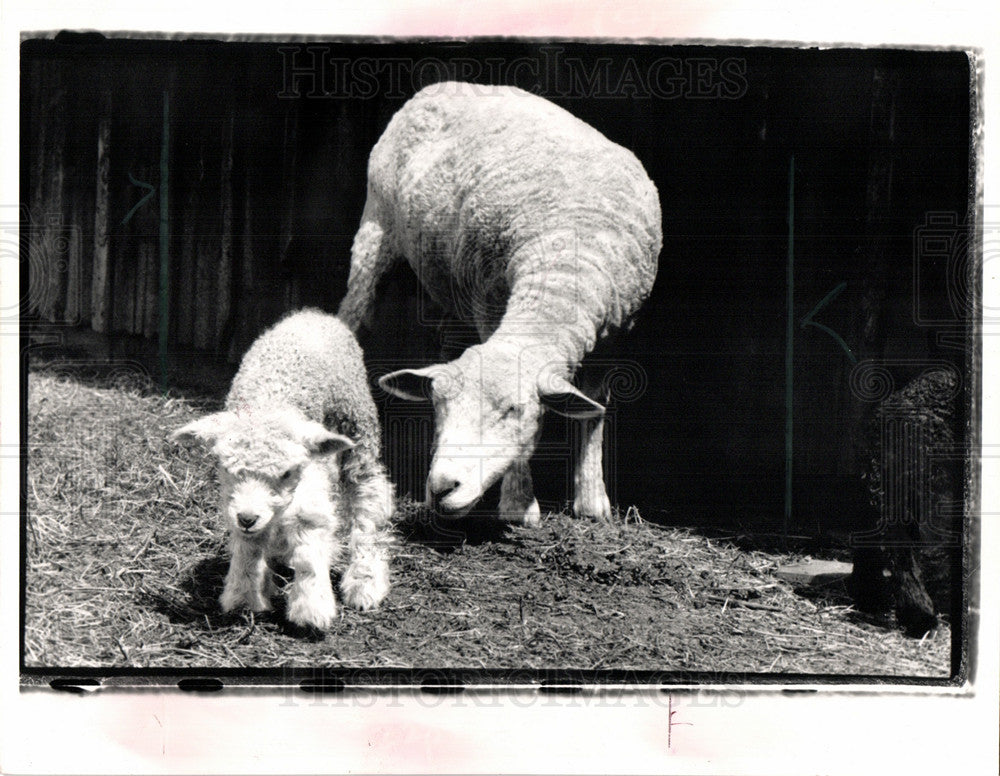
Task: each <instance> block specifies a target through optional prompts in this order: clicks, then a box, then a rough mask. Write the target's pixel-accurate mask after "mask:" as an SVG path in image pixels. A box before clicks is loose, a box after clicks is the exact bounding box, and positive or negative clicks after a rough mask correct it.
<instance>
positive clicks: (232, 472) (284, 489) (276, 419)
mask: <svg viewBox="0 0 1000 776" xmlns="http://www.w3.org/2000/svg"><path fill="white" fill-rule="evenodd" d="M173 437H174V438H175V439H194V440H197V441H199V442H202V443H203V444H205V445H207V446H208V447H209V448H210V449H211V451H212V453H213V454H214V455H215V456H216V458H217V459H218V461H219V480H220V484H221V504H220V506H221V510H222V514H223V516H224V517H225V519H226V522H227V525H228V526H229V527H230V528H231V529H232V530H233V531H234V532H238V533H239V534H240V535H242V536H244V537H247V538H253V537H257V536H263V535H264V534H265V531H266V529H267V527H268V526H269V525H270V524H271V523H272V521H274V519H275V518H277V517H279V516H280V515H282V514H283V513H284V512H285V510H287V509H288V507H289V506H290V505H291V504H292V502H293V500H294V498H295V495H296V492H297V490H298V489H299V486H300V483H302V482H303V481H305V480H308V479H310V478H313V477H324V478H325V477H328V476H329V473H330V471H331V467H333V466H335V465H336V463H337V458H336V454H337V453H339V452H341V451H343V450H346V449H348V448H350V447H353V446H354V443H353V442H352V441H351V440H350V439H348V438H347V437H343V436H340V435H339V434H334V433H333V432H331V431H328V430H327V429H326V428H325V427H324V426H323V425H322V424H320V423H316V422H313V421H310V420H306V419H305V418H304V417H303V416H302V415H301V414H300V413H298V412H293V411H283V412H275V413H269V412H246V413H242V414H237V413H233V412H220V413H216V414H214V415H209V416H207V417H205V418H201V419H200V420H196V421H194V422H193V423H189V424H188V425H187V426H184V427H183V428H181V429H179V430H178V431H176V432H174V435H173ZM320 458H322V459H323V463H324V466H323V467H322V468H321V469H317V467H316V466H315V464H316V463H317V462H318V460H319V459H320ZM317 484H318V485H319V486H320V487H323V488H324V489H325V488H326V487H328V486H326V484H325V483H323V482H320V483H317Z"/></svg>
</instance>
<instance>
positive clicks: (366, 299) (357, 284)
mask: <svg viewBox="0 0 1000 776" xmlns="http://www.w3.org/2000/svg"><path fill="white" fill-rule="evenodd" d="M373 210H374V207H373V205H372V200H371V198H369V199H368V201H367V202H366V203H365V211H364V213H363V214H362V216H361V226H360V227H359V229H358V231H357V233H356V234H355V235H354V242H353V244H352V245H351V272H350V275H349V276H348V279H347V293H346V294H345V295H344V298H343V300H342V301H341V302H340V307H339V308H338V310H337V316H338V317H339V318H340V319H341V320H342V321H343V322H344V323H345V324H347V326H348V328H350V329H351V331H353V332H355V333H357V332H358V330H359V329H361V328H362V327H365V328H366V329H368V328H371V317H372V311H373V310H374V308H375V291H376V289H377V287H378V284H379V281H380V280H381V279H382V277H383V276H384V275H385V274H386V273H387V272H388V271H389V270H390V269H391V268H392V266H393V264H394V263H395V261H396V256H395V255H394V254H393V253H392V252H391V251H390V249H389V245H388V242H389V241H388V239H387V238H386V234H385V229H384V228H383V227H382V224H381V223H379V220H378V219H377V218H376V217H375V214H374V212H373Z"/></svg>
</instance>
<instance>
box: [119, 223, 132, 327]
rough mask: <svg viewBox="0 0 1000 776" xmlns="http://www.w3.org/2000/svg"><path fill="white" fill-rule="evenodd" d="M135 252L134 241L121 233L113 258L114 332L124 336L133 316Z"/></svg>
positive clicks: (125, 233)
mask: <svg viewBox="0 0 1000 776" xmlns="http://www.w3.org/2000/svg"><path fill="white" fill-rule="evenodd" d="M135 250H136V241H135V239H134V238H132V236H131V235H129V234H128V233H127V232H123V234H122V239H121V240H119V241H118V251H117V255H116V256H115V305H114V312H115V327H114V331H115V332H123V333H126V334H129V333H131V332H132V320H133V317H134V316H135V262H134V261H132V256H133V255H134V251H135Z"/></svg>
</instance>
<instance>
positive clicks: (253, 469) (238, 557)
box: [172, 310, 393, 629]
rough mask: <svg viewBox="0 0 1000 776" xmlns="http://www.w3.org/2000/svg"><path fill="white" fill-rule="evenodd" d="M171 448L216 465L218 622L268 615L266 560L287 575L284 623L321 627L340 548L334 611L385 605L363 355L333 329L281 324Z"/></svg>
mask: <svg viewBox="0 0 1000 776" xmlns="http://www.w3.org/2000/svg"><path fill="white" fill-rule="evenodd" d="M172 438H173V439H175V440H183V441H196V442H200V443H201V444H204V445H206V446H207V447H209V448H210V449H211V451H212V452H213V454H214V455H215V456H216V457H217V458H218V462H219V473H220V482H221V509H222V513H223V515H224V516H225V519H226V521H227V523H228V527H229V535H230V547H231V550H232V560H231V563H230V566H229V572H228V574H227V575H226V581H225V586H224V589H223V592H222V596H221V598H220V603H221V605H222V609H223V610H224V611H227V612H228V611H230V610H233V609H238V608H247V609H250V610H252V611H257V612H259V611H265V610H269V609H270V608H271V600H270V599H271V597H272V596H273V595H274V593H275V586H274V581H273V579H272V576H271V572H270V570H269V567H268V561H269V560H278V561H281V562H283V563H286V564H287V565H288V566H290V567H291V569H292V570H293V572H294V575H295V577H294V580H293V581H292V582H290V583H288V584H287V585H286V587H285V595H286V597H287V607H286V614H287V618H288V620H289V621H290V622H292V623H295V624H297V625H300V626H305V627H313V628H318V629H323V628H327V627H329V626H330V624H331V623H332V621H333V619H334V617H335V616H336V613H337V608H336V603H335V600H334V594H333V588H332V586H331V583H330V568H331V565H332V564H333V562H334V561H335V560H336V559H337V557H338V556H339V555H340V553H341V551H342V550H343V545H344V543H345V540H346V544H347V551H348V556H349V560H348V565H347V568H346V570H345V571H344V574H343V576H342V578H341V582H340V590H341V593H342V595H343V598H344V601H345V602H346V603H347V604H349V605H350V606H353V607H356V608H358V609H362V610H365V609H372V608H374V607H377V606H378V605H379V603H380V602H381V601H382V599H383V598H385V596H386V594H387V593H388V592H389V565H388V546H389V536H390V535H389V529H388V523H389V518H390V517H391V514H392V509H393V491H392V486H391V484H390V483H389V480H388V477H387V475H386V472H385V468H384V467H383V465H382V463H381V460H380V444H381V441H380V431H379V424H378V415H377V412H376V409H375V403H374V401H373V400H372V396H371V392H370V391H369V388H368V377H367V373H366V372H365V367H364V363H363V361H362V355H361V348H360V347H359V346H358V343H357V340H355V338H354V336H353V335H352V334H351V332H350V331H349V330H348V329H347V327H346V326H344V324H343V323H342V322H341V321H339V320H338V319H337V318H335V317H333V316H331V315H326V314H324V313H321V312H319V311H318V310H302V311H300V312H296V313H293V314H291V315H289V316H287V317H286V318H284V319H283V320H281V321H280V322H279V323H277V324H276V325H275V326H274V327H273V328H271V329H270V330H269V331H266V332H265V333H264V334H262V335H261V336H260V337H259V338H258V339H257V340H256V341H255V342H254V344H253V345H252V346H251V348H250V349H249V350H248V351H247V353H246V355H245V356H244V357H243V361H242V363H241V364H240V368H239V371H238V372H237V374H236V377H235V378H234V379H233V383H232V386H231V388H230V391H229V395H228V397H227V398H226V403H225V409H224V410H223V411H222V412H217V413H214V414H211V415H208V416H206V417H203V418H200V419H199V420H195V421H193V422H191V423H188V424H187V425H185V426H183V427H182V428H180V429H178V430H177V431H175V432H174V433H173V435H172ZM345 534H346V535H345Z"/></svg>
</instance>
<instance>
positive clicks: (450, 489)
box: [427, 477, 462, 512]
mask: <svg viewBox="0 0 1000 776" xmlns="http://www.w3.org/2000/svg"><path fill="white" fill-rule="evenodd" d="M461 484H462V483H460V482H459V481H458V480H455V479H451V478H448V477H433V478H431V479H430V480H428V481H427V496H428V501H430V505H431V507H432V508H433V509H434V510H435V511H437V512H440V511H441V502H442V501H443V500H444V499H445V498H447V497H448V495H449V494H451V493H454V492H455V491H456V490H458V487H459V485H461Z"/></svg>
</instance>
